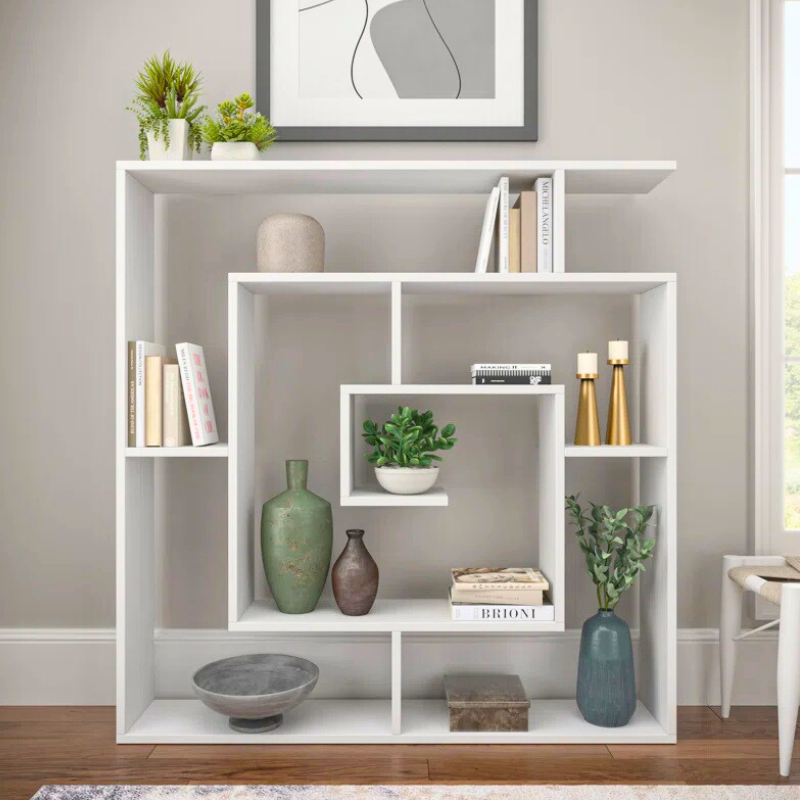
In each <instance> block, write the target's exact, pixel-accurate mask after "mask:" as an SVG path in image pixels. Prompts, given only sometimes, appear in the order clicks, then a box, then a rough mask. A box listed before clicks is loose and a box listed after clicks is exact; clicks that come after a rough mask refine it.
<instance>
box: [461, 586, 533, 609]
mask: <svg viewBox="0 0 800 800" xmlns="http://www.w3.org/2000/svg"><path fill="white" fill-rule="evenodd" d="M544 596H545V593H544V591H542V590H541V589H533V590H531V589H523V590H521V591H519V592H515V591H514V590H513V589H498V590H497V591H493V590H492V589H462V588H461V587H460V586H453V587H452V588H451V589H450V600H451V601H452V602H453V603H467V604H472V603H476V604H478V605H489V606H495V605H501V606H504V605H505V606H508V605H512V606H540V605H542V604H543V603H544Z"/></svg>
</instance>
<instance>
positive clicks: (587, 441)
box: [575, 372, 600, 447]
mask: <svg viewBox="0 0 800 800" xmlns="http://www.w3.org/2000/svg"><path fill="white" fill-rule="evenodd" d="M575 377H576V378H578V379H580V382H581V394H580V398H579V400H578V419H577V420H576V422H575V444H580V445H590V446H592V447H597V446H599V445H600V417H599V416H598V414H597V394H596V393H595V390H594V382H595V380H597V378H599V377H600V376H599V375H598V374H597V373H594V372H578V373H576V374H575Z"/></svg>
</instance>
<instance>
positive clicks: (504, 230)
mask: <svg viewBox="0 0 800 800" xmlns="http://www.w3.org/2000/svg"><path fill="white" fill-rule="evenodd" d="M497 188H498V189H499V190H500V198H499V200H498V208H497V234H498V235H497V271H498V272H504V273H506V274H507V273H508V271H509V237H510V231H511V221H510V207H509V204H508V178H500V183H499V184H498V186H497Z"/></svg>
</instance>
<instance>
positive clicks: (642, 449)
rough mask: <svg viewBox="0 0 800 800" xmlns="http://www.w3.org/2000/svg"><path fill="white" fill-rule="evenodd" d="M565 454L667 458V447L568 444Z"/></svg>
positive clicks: (573, 455)
mask: <svg viewBox="0 0 800 800" xmlns="http://www.w3.org/2000/svg"><path fill="white" fill-rule="evenodd" d="M564 455H565V456H566V457H567V458H666V457H667V448H666V447H658V446H656V445H651V444H629V445H609V444H602V445H599V446H597V447H586V446H583V445H577V444H567V445H566V446H565V447H564Z"/></svg>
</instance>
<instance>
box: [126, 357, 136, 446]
mask: <svg viewBox="0 0 800 800" xmlns="http://www.w3.org/2000/svg"><path fill="white" fill-rule="evenodd" d="M127 426H128V447H136V342H128V418H127Z"/></svg>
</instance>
